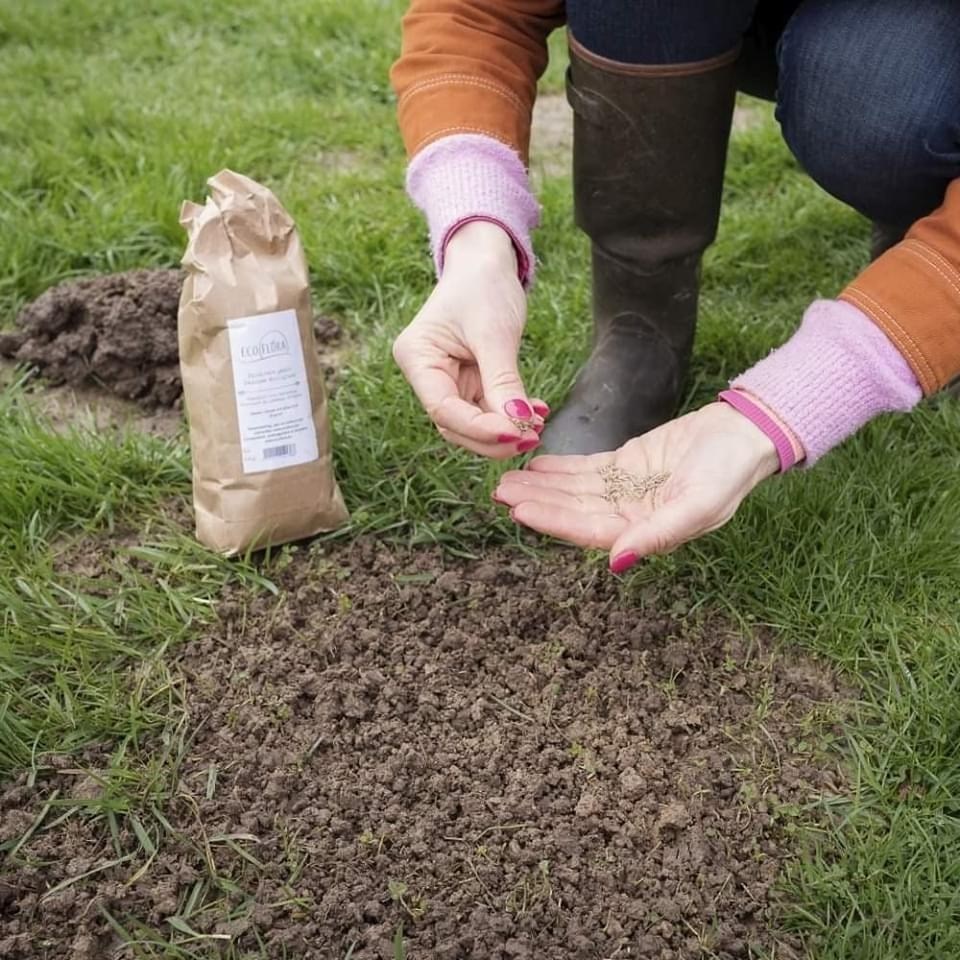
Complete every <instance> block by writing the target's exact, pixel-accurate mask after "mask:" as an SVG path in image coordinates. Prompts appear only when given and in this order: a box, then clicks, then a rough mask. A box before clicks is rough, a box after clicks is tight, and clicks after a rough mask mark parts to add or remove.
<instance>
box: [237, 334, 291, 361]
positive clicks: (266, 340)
mask: <svg viewBox="0 0 960 960" xmlns="http://www.w3.org/2000/svg"><path fill="white" fill-rule="evenodd" d="M280 356H288V357H289V356H290V344H289V343H287V338H286V337H285V336H284V335H283V334H282V333H281V332H280V331H279V330H271V331H270V332H269V333H265V334H264V335H263V336H262V337H261V338H260V339H259V340H258V341H257V343H245V344H244V345H243V346H242V347H241V348H240V359H241V360H242V361H243V362H244V363H256V362H257V361H258V360H266V359H267V358H268V357H280Z"/></svg>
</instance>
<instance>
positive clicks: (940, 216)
mask: <svg viewBox="0 0 960 960" xmlns="http://www.w3.org/2000/svg"><path fill="white" fill-rule="evenodd" d="M840 299H842V300H848V301H849V302H850V303H852V304H854V305H855V306H857V307H859V308H860V309H861V310H862V311H863V312H864V313H866V314H867V315H868V316H869V317H870V318H871V319H872V320H873V321H874V322H875V323H876V324H877V325H878V326H879V327H880V329H881V330H883V332H884V333H885V334H886V335H887V336H888V337H889V338H890V339H891V340H892V341H893V343H895V344H896V346H897V348H898V349H899V350H900V352H901V353H902V354H903V356H904V358H905V359H906V361H907V363H909V364H910V367H911V369H912V370H913V372H914V374H915V376H916V378H917V382H918V383H919V384H920V386H921V387H922V388H923V392H924V394H926V395H929V394H931V393H935V392H936V391H937V390H940V389H941V388H943V387H945V386H946V385H947V384H948V383H950V382H951V381H952V380H954V379H956V378H957V377H958V376H960V179H958V180H954V181H953V182H952V183H951V184H950V186H949V187H948V188H947V192H946V196H945V197H944V201H943V205H942V206H941V207H939V208H938V209H937V210H935V211H934V212H933V213H931V214H930V216H928V217H924V218H923V219H921V220H918V221H917V222H916V223H915V224H914V225H913V226H912V227H911V228H910V230H909V231H908V232H907V235H906V237H905V238H904V239H903V240H902V241H901V242H900V243H898V244H897V245H896V246H894V247H891V248H890V249H889V250H888V251H887V252H886V253H885V254H883V256H881V257H879V258H878V259H877V260H875V261H874V262H873V263H872V264H871V265H870V266H869V267H867V269H866V270H864V271H863V273H861V274H860V276H859V277H857V279H856V280H854V281H853V283H851V284H850V285H849V286H848V287H847V288H846V289H845V290H844V291H843V293H841V294H840Z"/></svg>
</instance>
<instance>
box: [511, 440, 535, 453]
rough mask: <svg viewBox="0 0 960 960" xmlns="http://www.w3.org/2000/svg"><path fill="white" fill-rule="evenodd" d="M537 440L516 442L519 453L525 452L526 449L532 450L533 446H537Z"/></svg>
mask: <svg viewBox="0 0 960 960" xmlns="http://www.w3.org/2000/svg"><path fill="white" fill-rule="evenodd" d="M539 446H540V441H539V440H524V441H523V442H522V443H518V444H517V450H518V451H519V452H520V453H526V452H527V451H528V450H532V449H533V448H534V447H539Z"/></svg>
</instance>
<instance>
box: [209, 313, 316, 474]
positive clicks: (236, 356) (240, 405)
mask: <svg viewBox="0 0 960 960" xmlns="http://www.w3.org/2000/svg"><path fill="white" fill-rule="evenodd" d="M227 330H228V332H229V335H230V359H231V361H232V365H233V382H234V390H235V393H236V401H237V420H238V421H239V423H240V447H241V450H242V452H243V472H244V473H263V472H264V471H265V470H277V469H279V468H281V467H295V466H297V465H299V464H301V463H310V462H311V461H312V460H316V459H317V458H318V456H319V453H318V451H317V430H316V426H315V425H314V422H313V414H312V410H311V405H310V387H309V385H308V382H307V371H306V368H305V367H304V363H303V345H302V343H301V341H300V330H299V327H298V325H297V314H296V311H294V310H280V311H278V312H277V313H262V314H259V315H258V316H254V317H238V318H237V319H235V320H228V321H227Z"/></svg>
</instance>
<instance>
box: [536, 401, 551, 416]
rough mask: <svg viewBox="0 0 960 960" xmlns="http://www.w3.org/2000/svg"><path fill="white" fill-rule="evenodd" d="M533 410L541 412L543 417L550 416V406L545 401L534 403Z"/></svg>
mask: <svg viewBox="0 0 960 960" xmlns="http://www.w3.org/2000/svg"><path fill="white" fill-rule="evenodd" d="M533 412H534V413H538V414H540V416H541V417H549V416H550V408H549V407H548V406H547V405H546V404H545V403H535V404H534V405H533Z"/></svg>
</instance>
